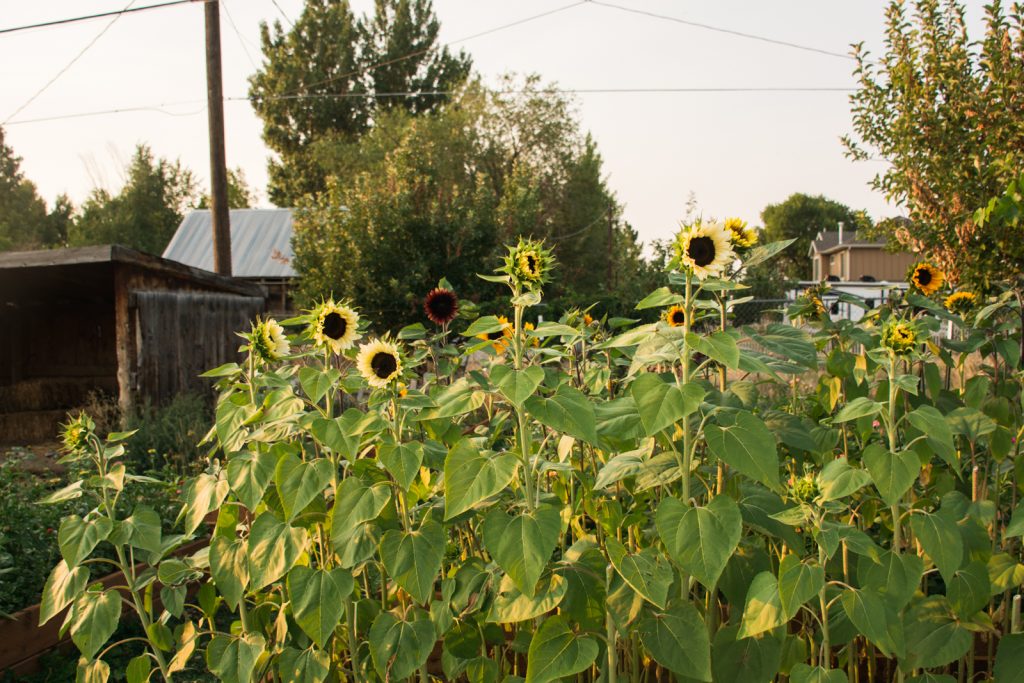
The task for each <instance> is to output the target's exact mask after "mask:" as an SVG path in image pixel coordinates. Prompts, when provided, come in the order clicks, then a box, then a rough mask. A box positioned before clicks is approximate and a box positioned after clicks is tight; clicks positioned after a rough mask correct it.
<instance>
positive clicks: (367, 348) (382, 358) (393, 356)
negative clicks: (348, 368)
mask: <svg viewBox="0 0 1024 683" xmlns="http://www.w3.org/2000/svg"><path fill="white" fill-rule="evenodd" d="M356 367H358V368H359V374H361V375H362V376H363V379H365V380H366V383H367V384H369V385H370V386H371V387H376V388H378V389H383V388H384V387H386V386H387V385H388V384H390V383H391V382H393V381H394V380H395V379H397V378H398V377H399V376H400V375H401V374H402V356H401V355H400V354H399V353H398V346H397V345H395V344H394V343H392V342H390V341H386V340H384V339H375V340H373V341H372V342H370V343H368V344H361V345H360V346H359V355H358V356H356Z"/></svg>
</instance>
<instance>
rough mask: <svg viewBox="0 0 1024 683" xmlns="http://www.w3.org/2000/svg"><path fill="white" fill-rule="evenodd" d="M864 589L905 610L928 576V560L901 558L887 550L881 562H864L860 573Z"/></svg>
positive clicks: (880, 558)
mask: <svg viewBox="0 0 1024 683" xmlns="http://www.w3.org/2000/svg"><path fill="white" fill-rule="evenodd" d="M857 574H858V577H859V579H860V584H861V587H862V588H867V589H870V590H873V591H876V592H878V593H883V594H885V595H886V596H887V600H888V601H889V602H890V603H891V604H892V605H893V607H894V608H895V609H897V610H900V609H903V608H904V607H905V606H906V605H907V604H908V603H909V602H910V600H911V598H913V597H914V592H915V591H916V590H917V587H918V585H919V584H920V583H921V576H922V575H923V574H924V560H923V559H921V558H920V557H918V556H917V555H897V554H896V553H894V552H891V551H888V550H887V551H885V552H884V553H882V554H881V555H880V556H879V559H878V562H874V561H871V560H864V561H862V562H861V564H860V566H859V567H858V571H857Z"/></svg>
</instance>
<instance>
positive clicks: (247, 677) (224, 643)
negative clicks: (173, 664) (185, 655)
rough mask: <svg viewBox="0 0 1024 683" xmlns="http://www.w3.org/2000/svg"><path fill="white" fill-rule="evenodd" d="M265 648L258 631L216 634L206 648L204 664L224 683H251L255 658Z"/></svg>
mask: <svg viewBox="0 0 1024 683" xmlns="http://www.w3.org/2000/svg"><path fill="white" fill-rule="evenodd" d="M265 649H266V641H265V640H264V639H263V636H261V635H259V634H258V633H245V634H243V635H241V636H238V637H235V636H225V635H216V636H214V637H213V639H211V640H210V644H209V646H208V647H207V648H206V664H207V666H209V667H210V671H211V672H213V673H215V674H216V675H217V676H218V677H219V678H220V680H222V681H223V682H224V683H252V674H253V672H254V670H255V669H256V660H257V659H259V656H260V655H261V654H262V653H263V651H264V650H265Z"/></svg>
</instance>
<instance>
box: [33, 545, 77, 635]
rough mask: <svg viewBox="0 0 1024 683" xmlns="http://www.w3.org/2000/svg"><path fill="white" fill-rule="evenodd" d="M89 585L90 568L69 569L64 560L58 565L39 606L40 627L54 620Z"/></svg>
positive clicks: (44, 586) (46, 584)
mask: <svg viewBox="0 0 1024 683" xmlns="http://www.w3.org/2000/svg"><path fill="white" fill-rule="evenodd" d="M88 583H89V568H88V567H75V568H74V569H68V564H67V562H65V561H64V560H61V561H60V562H58V563H57V566H56V567H54V568H53V571H51V572H50V575H49V576H48V577H47V578H46V583H45V584H43V595H42V600H41V601H40V605H39V625H40V626H42V625H43V624H45V623H46V622H48V621H49V620H50V619H53V618H54V617H55V616H57V614H59V613H60V612H61V611H62V610H63V609H64V608H65V607H67V606H68V605H70V604H71V602H72V601H73V600H74V599H75V598H77V597H78V594H79V593H81V592H82V591H83V590H85V586H86V584H88Z"/></svg>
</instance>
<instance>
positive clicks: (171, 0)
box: [0, 0, 209, 34]
mask: <svg viewBox="0 0 1024 683" xmlns="http://www.w3.org/2000/svg"><path fill="white" fill-rule="evenodd" d="M196 2H201V3H205V2H209V0H168V2H158V3H156V4H154V5H144V6H142V7H130V8H129V7H126V8H124V9H121V10H112V11H110V12H99V13H97V14H86V15H83V16H80V17H68V18H66V19H54V20H53V21H41V22H39V23H38V24H27V25H25V26H14V27H11V28H0V34H4V33H14V32H16V31H28V30H29V29H34V28H45V27H47V26H60V25H61V24H72V23H75V22H79V21H90V20H92V19H102V18H103V17H112V16H118V17H120V16H121V15H122V14H131V13H133V12H145V11H147V10H151V9H162V8H164V7H173V6H174V5H186V4H191V3H196Z"/></svg>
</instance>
